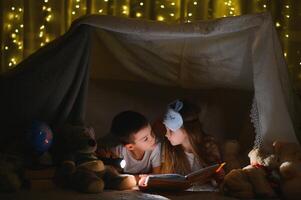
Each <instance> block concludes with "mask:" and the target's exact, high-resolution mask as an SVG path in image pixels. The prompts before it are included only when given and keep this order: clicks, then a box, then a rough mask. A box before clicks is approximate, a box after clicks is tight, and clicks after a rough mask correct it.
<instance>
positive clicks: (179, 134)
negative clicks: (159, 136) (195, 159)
mask: <svg viewBox="0 0 301 200" xmlns="http://www.w3.org/2000/svg"><path fill="white" fill-rule="evenodd" d="M166 130H167V131H166V134H165V137H167V139H168V140H169V142H170V143H171V145H172V146H176V145H181V144H183V143H184V141H186V140H187V133H186V132H185V130H184V129H183V128H179V129H178V130H176V131H172V130H170V129H169V128H167V127H166Z"/></svg>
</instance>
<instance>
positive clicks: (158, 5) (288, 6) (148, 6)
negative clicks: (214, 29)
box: [0, 0, 301, 86]
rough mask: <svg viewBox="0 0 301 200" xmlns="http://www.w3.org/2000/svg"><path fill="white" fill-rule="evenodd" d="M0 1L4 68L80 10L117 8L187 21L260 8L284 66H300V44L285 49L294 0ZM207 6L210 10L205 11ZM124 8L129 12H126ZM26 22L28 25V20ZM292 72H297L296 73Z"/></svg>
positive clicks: (291, 40)
mask: <svg viewBox="0 0 301 200" xmlns="http://www.w3.org/2000/svg"><path fill="white" fill-rule="evenodd" d="M2 1H3V2H4V1H7V3H4V5H2V7H3V8H2V10H1V12H2V15H3V18H2V22H3V24H2V28H1V31H0V32H2V38H1V44H2V51H3V52H2V55H1V57H0V60H3V62H1V63H4V65H5V66H0V69H4V70H6V68H8V66H9V68H13V67H15V66H16V65H17V63H18V62H20V61H21V60H22V59H23V56H26V57H27V56H28V55H29V54H28V52H29V53H33V52H34V51H35V50H37V49H38V48H36V49H30V48H31V46H32V47H37V46H38V47H39V46H44V45H45V44H47V43H49V42H51V40H52V39H54V38H56V37H58V36H59V35H60V34H62V33H63V32H64V31H66V29H67V28H68V26H69V25H70V23H71V22H72V21H73V20H75V19H76V18H77V17H80V16H83V15H86V14H107V12H108V13H109V14H112V15H120V14H121V13H122V14H123V16H124V17H136V18H142V17H144V18H147V17H149V16H153V15H155V16H156V20H158V21H166V22H176V23H179V22H186V23H189V22H193V21H195V20H207V19H214V18H218V17H227V16H235V15H242V14H251V13H257V12H262V11H272V12H271V14H272V15H273V19H277V21H275V24H274V25H275V27H276V30H277V31H278V34H279V36H280V39H281V40H282V41H281V42H282V43H283V46H284V47H285V48H283V52H284V53H283V55H284V56H285V58H286V59H287V63H288V66H294V67H297V66H298V65H299V66H298V67H300V65H301V62H300V58H299V57H300V55H301V53H300V52H299V53H298V51H300V50H301V49H299V50H297V49H295V48H291V47H292V46H291V45H292V44H296V45H297V41H300V40H301V37H300V35H299V34H294V35H292V34H291V32H290V30H298V28H297V27H296V26H297V24H300V23H299V21H298V20H299V18H298V16H299V15H298V12H299V10H298V6H297V5H298V4H296V3H295V2H297V1H276V2H275V4H274V1H271V0H254V1H240V0H220V1H217V0H216V1H198V0H190V1H188V0H185V1H180V0H177V1H176V0H165V1H163V0H160V1H155V0H149V1H144V0H137V1H132V0H126V1H120V0H110V1H108V0H85V1H81V0H68V5H67V7H66V9H65V8H64V9H62V8H60V7H59V6H62V5H63V4H61V3H59V2H60V1H54V0H51V1H49V0H38V1H41V2H40V3H39V4H38V5H39V7H35V6H36V2H35V1H28V3H26V4H25V5H24V2H27V1H24V0H22V1H15V0H14V1H9V0H2ZM33 2H35V3H33ZM108 2H110V3H108ZM133 2H135V3H133ZM146 2H147V3H146ZM152 2H154V3H152ZM27 4H28V5H27ZM30 4H32V5H30ZM246 4H248V5H246ZM28 6H29V7H30V9H35V8H38V9H39V11H35V12H34V13H36V14H37V16H33V22H31V21H28V19H29V18H28V17H26V16H24V14H25V15H28V13H29V14H30V12H31V11H30V9H29V7H28ZM244 6H248V7H252V9H251V10H252V11H249V10H248V11H247V10H246V9H243V7H244ZM253 7H254V9H253ZM197 8H200V9H201V8H208V10H206V11H205V10H203V9H201V10H200V9H197ZM209 8H210V9H212V10H209ZM274 8H282V12H281V13H277V12H273V11H274V10H272V9H274ZM28 9H29V10H28ZM61 11H63V13H61ZM88 11H89V13H88ZM130 11H131V15H129V14H130ZM65 12H66V13H65ZM90 12H91V13H90ZM152 12H154V13H152ZM198 12H206V13H198ZM293 13H296V15H293ZM61 16H66V17H62V18H61V19H60V18H59V17H61ZM148 19H150V18H148ZM35 20H36V21H35ZM30 23H34V24H33V25H32V24H30ZM36 23H38V24H36ZM63 24H64V25H65V24H67V25H68V26H67V27H65V26H64V25H63ZM27 25H28V26H27ZM26 26H27V27H26ZM291 26H292V27H291ZM293 26H294V27H293ZM61 27H64V28H61ZM24 28H26V29H25V30H26V31H29V32H28V33H34V35H30V34H28V33H27V32H26V33H24V31H25V30H24ZM61 29H62V30H61ZM29 35H30V36H29ZM29 37H30V38H33V41H32V42H33V45H27V46H25V45H24V44H25V41H26V42H27V41H31V39H30V38H29ZM28 39H29V40H28ZM23 45H24V46H23ZM28 46H29V47H30V48H29V49H25V47H26V48H28ZM288 50H290V56H288ZM296 51H297V53H296ZM12 59H13V60H12ZM298 70H299V69H298ZM291 72H292V73H295V72H296V70H291ZM293 76H295V77H298V76H299V74H296V75H293ZM300 86H301V74H300Z"/></svg>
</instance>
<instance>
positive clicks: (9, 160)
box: [0, 153, 23, 192]
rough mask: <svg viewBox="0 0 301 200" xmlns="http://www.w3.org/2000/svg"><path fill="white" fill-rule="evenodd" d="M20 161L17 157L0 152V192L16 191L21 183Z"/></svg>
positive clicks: (21, 168) (21, 169)
mask: <svg viewBox="0 0 301 200" xmlns="http://www.w3.org/2000/svg"><path fill="white" fill-rule="evenodd" d="M22 171H23V167H22V162H21V161H20V158H19V157H16V156H13V155H8V154H3V153H0V192H16V191H18V190H19V189H20V188H21V186H22V184H23V180H22Z"/></svg>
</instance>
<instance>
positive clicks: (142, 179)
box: [138, 174, 148, 187]
mask: <svg viewBox="0 0 301 200" xmlns="http://www.w3.org/2000/svg"><path fill="white" fill-rule="evenodd" d="M147 177H148V175H147V174H140V175H139V181H138V186H142V187H145V186H146V182H145V181H146V178H147Z"/></svg>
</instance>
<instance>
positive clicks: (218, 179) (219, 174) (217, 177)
mask: <svg viewBox="0 0 301 200" xmlns="http://www.w3.org/2000/svg"><path fill="white" fill-rule="evenodd" d="M225 175H226V173H225V170H224V169H221V170H220V171H219V172H217V173H216V174H215V180H216V182H217V183H218V184H219V183H221V182H222V181H223V180H224V177H225Z"/></svg>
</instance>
